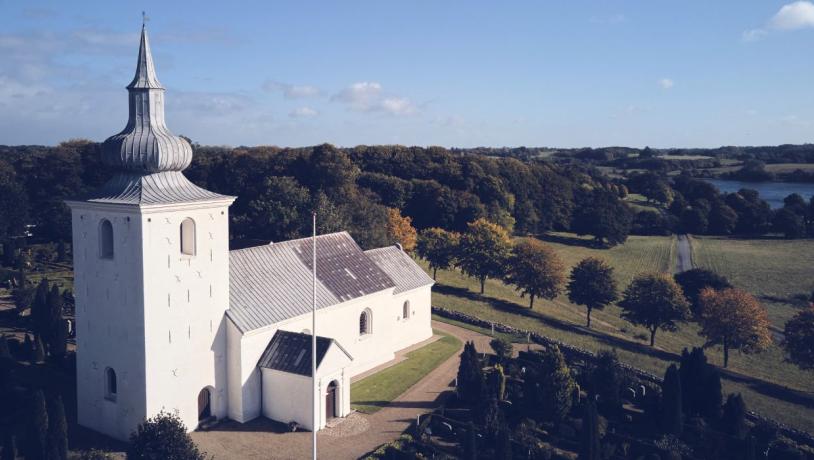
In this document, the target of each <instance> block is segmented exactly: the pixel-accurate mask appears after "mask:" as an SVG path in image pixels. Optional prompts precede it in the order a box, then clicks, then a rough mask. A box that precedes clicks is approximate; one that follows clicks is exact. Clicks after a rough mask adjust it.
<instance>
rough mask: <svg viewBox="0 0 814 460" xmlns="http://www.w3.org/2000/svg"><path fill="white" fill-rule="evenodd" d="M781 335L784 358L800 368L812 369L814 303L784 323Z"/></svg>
mask: <svg viewBox="0 0 814 460" xmlns="http://www.w3.org/2000/svg"><path fill="white" fill-rule="evenodd" d="M812 300H814V294H812ZM783 336H784V339H783V349H784V350H785V352H786V359H787V360H788V361H790V362H792V363H794V364H796V365H797V366H798V367H800V368H801V369H809V370H811V369H814V303H812V304H811V305H810V306H809V307H808V308H807V309H805V310H802V311H800V312H798V313H797V314H796V315H794V317H793V318H792V319H790V320H789V321H788V322H787V323H786V327H785V329H784V331H783Z"/></svg>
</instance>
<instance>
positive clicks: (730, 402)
mask: <svg viewBox="0 0 814 460" xmlns="http://www.w3.org/2000/svg"><path fill="white" fill-rule="evenodd" d="M721 424H722V425H723V429H724V431H725V432H726V433H728V434H730V435H732V436H734V437H735V438H738V439H744V438H745V437H746V434H747V432H748V427H747V426H746V403H744V401H743V397H742V396H741V395H740V393H738V394H730V395H729V396H728V397H727V398H726V404H724V410H723V416H722V418H721Z"/></svg>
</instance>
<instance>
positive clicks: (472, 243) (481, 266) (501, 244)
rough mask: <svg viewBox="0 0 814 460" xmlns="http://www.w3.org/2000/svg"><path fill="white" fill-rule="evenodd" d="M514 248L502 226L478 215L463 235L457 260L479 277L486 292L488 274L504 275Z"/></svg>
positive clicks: (466, 271) (481, 290)
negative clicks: (479, 217)
mask: <svg viewBox="0 0 814 460" xmlns="http://www.w3.org/2000/svg"><path fill="white" fill-rule="evenodd" d="M511 249H512V242H511V240H510V239H509V234H508V232H506V230H505V229H504V228H503V227H501V226H499V225H497V224H493V223H491V222H489V221H488V220H486V219H478V220H476V221H475V222H472V223H470V224H469V226H468V231H467V232H466V233H465V234H464V235H463V236H461V244H460V251H459V255H458V264H459V265H460V267H461V270H462V271H463V272H464V273H466V274H467V275H469V276H472V277H474V278H477V279H478V281H479V282H480V293H481V294H483V290H484V287H485V285H486V279H487V278H503V276H504V275H505V273H506V263H507V262H508V260H509V257H510V256H511Z"/></svg>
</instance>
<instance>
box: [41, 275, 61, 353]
mask: <svg viewBox="0 0 814 460" xmlns="http://www.w3.org/2000/svg"><path fill="white" fill-rule="evenodd" d="M46 303H47V305H48V308H47V310H48V317H47V318H46V319H45V321H46V322H47V323H46V327H45V331H44V333H43V337H44V338H45V340H46V341H47V342H48V348H49V351H50V348H51V341H52V338H53V336H54V335H55V334H56V333H57V329H58V328H59V326H61V325H62V307H63V305H62V294H60V292H59V287H58V286H57V285H56V284H54V285H53V286H51V289H50V290H49V291H48V297H47V301H46Z"/></svg>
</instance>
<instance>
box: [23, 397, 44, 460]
mask: <svg viewBox="0 0 814 460" xmlns="http://www.w3.org/2000/svg"><path fill="white" fill-rule="evenodd" d="M27 433H28V442H27V443H26V449H25V450H26V452H25V455H26V458H31V459H34V460H40V459H42V460H45V459H46V458H47V457H46V454H47V446H48V444H47V438H48V411H47V409H46V407H45V394H43V392H42V390H37V391H35V392H34V395H33V397H32V399H31V407H30V412H29V423H28V429H27Z"/></svg>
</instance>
